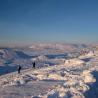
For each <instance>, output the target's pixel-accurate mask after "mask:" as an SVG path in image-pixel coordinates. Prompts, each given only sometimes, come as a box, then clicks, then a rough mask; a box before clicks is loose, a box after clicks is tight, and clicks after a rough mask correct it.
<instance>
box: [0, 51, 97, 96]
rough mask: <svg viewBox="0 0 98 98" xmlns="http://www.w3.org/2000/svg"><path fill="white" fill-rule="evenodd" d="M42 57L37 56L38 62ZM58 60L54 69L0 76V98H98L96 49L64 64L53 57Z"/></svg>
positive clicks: (44, 68) (25, 71) (47, 68)
mask: <svg viewBox="0 0 98 98" xmlns="http://www.w3.org/2000/svg"><path fill="white" fill-rule="evenodd" d="M43 58H44V59H46V60H47V58H46V57H44V56H41V57H39V59H40V62H41V61H43ZM52 60H53V59H52ZM58 60H60V61H59V62H60V63H58V64H57V65H54V66H48V67H41V68H36V69H32V68H29V69H26V70H22V72H21V74H19V75H18V74H17V72H13V73H9V74H6V75H2V76H0V98H98V51H97V50H96V51H95V52H94V54H93V53H91V52H90V53H86V54H85V55H80V56H78V57H75V58H70V59H67V60H64V61H63V59H62V60H61V58H55V62H57V61H58ZM50 61H51V60H50ZM61 61H62V62H61ZM42 64H43V63H42Z"/></svg>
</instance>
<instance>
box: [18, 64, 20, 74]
mask: <svg viewBox="0 0 98 98" xmlns="http://www.w3.org/2000/svg"><path fill="white" fill-rule="evenodd" d="M20 71H21V66H20V65H18V74H20Z"/></svg>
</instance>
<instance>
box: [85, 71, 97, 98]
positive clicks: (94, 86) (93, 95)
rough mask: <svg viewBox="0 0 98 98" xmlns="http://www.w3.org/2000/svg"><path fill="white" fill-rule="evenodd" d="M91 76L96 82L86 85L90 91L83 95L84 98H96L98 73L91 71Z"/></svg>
mask: <svg viewBox="0 0 98 98" xmlns="http://www.w3.org/2000/svg"><path fill="white" fill-rule="evenodd" d="M92 74H93V76H94V77H95V78H96V82H95V83H92V84H88V85H89V86H90V90H88V91H87V92H85V93H84V96H85V98H98V72H97V71H93V72H92Z"/></svg>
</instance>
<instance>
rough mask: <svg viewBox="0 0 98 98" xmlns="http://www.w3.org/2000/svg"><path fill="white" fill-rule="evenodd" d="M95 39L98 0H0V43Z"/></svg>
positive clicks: (82, 41)
mask: <svg viewBox="0 0 98 98" xmlns="http://www.w3.org/2000/svg"><path fill="white" fill-rule="evenodd" d="M33 42H69V43H93V42H98V0H0V45H10V44H13V45H15V44H20V45H21V44H25V45H26V44H32V43H33Z"/></svg>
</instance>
